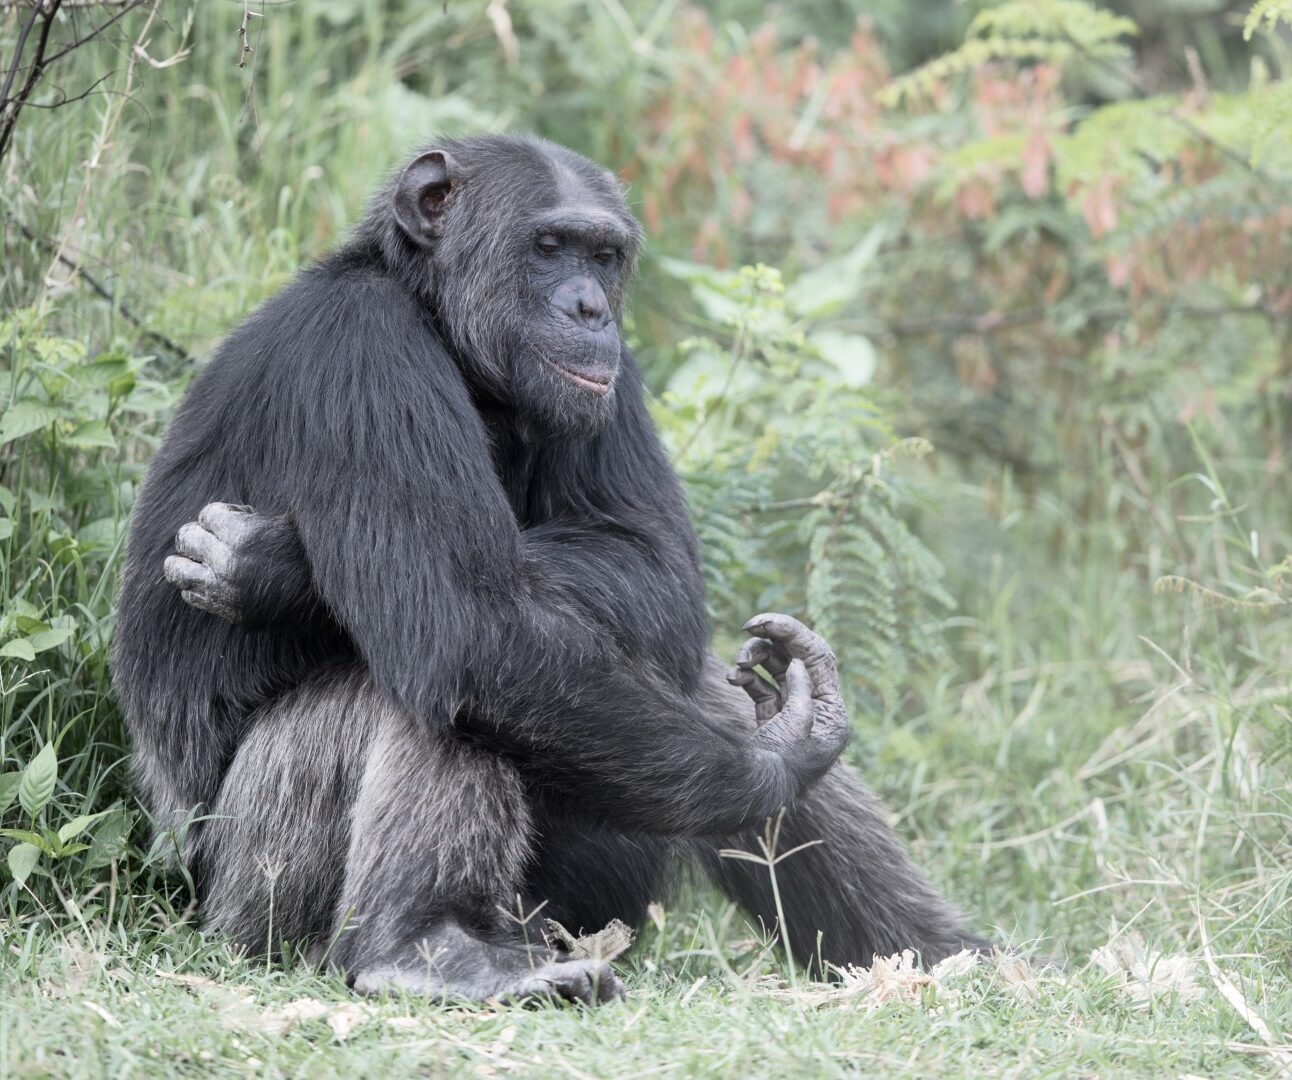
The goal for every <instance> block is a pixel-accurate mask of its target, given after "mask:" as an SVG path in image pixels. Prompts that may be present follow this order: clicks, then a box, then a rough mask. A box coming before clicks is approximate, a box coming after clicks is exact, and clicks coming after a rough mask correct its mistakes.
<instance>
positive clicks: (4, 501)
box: [0, 484, 18, 514]
mask: <svg viewBox="0 0 1292 1080" xmlns="http://www.w3.org/2000/svg"><path fill="white" fill-rule="evenodd" d="M17 505H18V500H17V498H16V497H15V496H14V493H13V492H12V491H10V490H9V489H8V488H7V487H5V486H4V484H0V509H2V510H4V512H5V513H6V514H12V513H13V508H14V507H15V506H17Z"/></svg>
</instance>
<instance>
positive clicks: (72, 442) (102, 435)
mask: <svg viewBox="0 0 1292 1080" xmlns="http://www.w3.org/2000/svg"><path fill="white" fill-rule="evenodd" d="M63 442H64V443H66V444H67V445H68V446H73V447H76V448H78V449H81V450H88V449H92V448H94V447H103V448H104V449H107V450H115V449H116V448H117V440H116V439H114V438H113V437H112V432H111V431H110V430H108V425H107V424H106V423H104V422H103V421H102V420H90V421H87V422H86V423H84V424H82V425H81V426H80V427H78V428H77V429H76V430H75V431H73V432H72V434H70V435H68V436H67V437H66V438H65V439H64V440H63Z"/></svg>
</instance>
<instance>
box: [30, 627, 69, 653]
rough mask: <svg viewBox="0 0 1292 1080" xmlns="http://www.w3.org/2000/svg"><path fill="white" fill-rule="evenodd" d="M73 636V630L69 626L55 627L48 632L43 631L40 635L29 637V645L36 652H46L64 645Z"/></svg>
mask: <svg viewBox="0 0 1292 1080" xmlns="http://www.w3.org/2000/svg"><path fill="white" fill-rule="evenodd" d="M72 634H73V630H72V628H71V627H69V626H54V627H51V628H50V629H48V630H41V631H39V632H38V633H35V634H31V635H29V636H28V638H27V644H28V645H30V646H31V647H32V650H33V651H34V652H38V653H39V652H44V651H45V650H46V649H52V648H54V647H56V646H58V645H62V644H63V642H65V641H66V640H67V639H68V638H70V637H71V636H72Z"/></svg>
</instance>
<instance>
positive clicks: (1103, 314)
mask: <svg viewBox="0 0 1292 1080" xmlns="http://www.w3.org/2000/svg"><path fill="white" fill-rule="evenodd" d="M1055 306H1056V305H1052V304H1038V305H1036V306H1035V307H1026V308H1016V309H1015V310H1013V311H985V312H980V313H973V312H952V313H949V314H945V315H929V316H927V317H925V318H920V319H906V320H902V321H900V322H890V323H883V324H881V327H880V333H881V334H887V335H889V336H891V337H899V338H901V337H920V336H923V335H925V334H947V333H950V334H956V333H970V334H982V335H986V334H994V333H997V332H998V331H1001V330H1011V329H1013V328H1015V327H1018V326H1027V325H1030V324H1032V323H1038V322H1044V321H1045V320H1046V319H1048V318H1049V317H1050V316H1051V315H1052V314H1053V313H1054V309H1055ZM1146 308H1147V305H1143V306H1142V307H1141V309H1140V310H1145V309H1146ZM1164 310H1165V311H1166V312H1167V313H1169V314H1171V315H1178V316H1181V317H1182V318H1186V319H1219V318H1224V317H1226V316H1229V315H1260V316H1262V317H1263V318H1267V319H1272V318H1274V317H1275V315H1276V313H1275V312H1274V311H1272V310H1271V309H1270V308H1269V307H1268V306H1266V305H1265V304H1260V303H1256V304H1171V305H1167V306H1166V308H1165V309H1164ZM1136 313H1137V312H1136V309H1135V308H1133V307H1131V305H1129V304H1102V305H1099V306H1096V307H1090V308H1085V309H1082V310H1080V311H1078V312H1076V314H1079V315H1081V316H1082V317H1083V318H1085V319H1087V320H1088V321H1090V322H1115V321H1117V320H1118V319H1129V318H1132V317H1134V316H1135V315H1136ZM841 325H844V324H841Z"/></svg>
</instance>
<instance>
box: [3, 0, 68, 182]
mask: <svg viewBox="0 0 1292 1080" xmlns="http://www.w3.org/2000/svg"><path fill="white" fill-rule="evenodd" d="M62 3H63V0H49V6H48V7H43V6H41V5H39V4H37V5H36V6H34V7H33V8H32V9H31V18H30V19H28V20H27V22H26V24H25V25H24V26H23V28H22V33H21V34H20V35H19V37H18V44H17V45H16V46H15V48H14V54H13V60H12V62H11V63H10V64H9V72H8V74H7V75H6V76H5V81H4V89H3V90H2V91H0V161H3V160H4V155H5V151H6V150H7V149H8V148H9V140H10V139H11V138H12V137H13V130H14V127H15V126H17V123H18V114H19V113H21V112H22V107H23V106H24V105H25V104H27V99H28V98H29V97H31V95H32V92H33V91H34V90H35V89H36V84H37V83H38V82H40V77H41V75H42V74H44V71H45V67H46V65H47V64H50V63H53V61H54V60H56V59H57V57H56V56H55V57H51V58H49V59H46V57H45V50H46V49H47V48H48V47H49V33H50V30H51V29H52V28H53V26H54V18H55V16H57V15H58V9H59V7H60V6H61V5H62ZM42 16H43V21H42V22H41V24H40V36H39V37H38V38H37V39H36V55H35V57H34V58H33V59H32V62H31V66H30V67H28V69H27V78H26V79H25V80H24V82H23V84H22V89H20V90H19V91H18V92H17V93H16V94H14V95H13V97H10V96H9V94H10V92H11V91H12V90H13V84H14V79H15V78H16V77H17V74H18V67H19V64H20V62H21V60H22V53H23V49H24V48H25V47H26V44H27V37H28V35H29V34H30V33H31V31H32V28H33V27H34V26H35V25H36V21H37V19H38V18H41V17H42Z"/></svg>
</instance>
